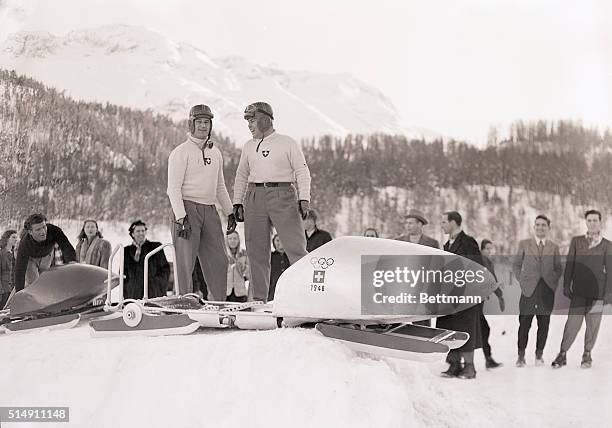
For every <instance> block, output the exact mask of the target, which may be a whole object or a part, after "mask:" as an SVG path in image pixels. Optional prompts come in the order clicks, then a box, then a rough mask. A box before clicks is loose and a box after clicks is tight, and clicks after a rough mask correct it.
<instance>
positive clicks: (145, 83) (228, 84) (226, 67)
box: [0, 25, 437, 142]
mask: <svg viewBox="0 0 612 428" xmlns="http://www.w3.org/2000/svg"><path fill="white" fill-rule="evenodd" d="M0 67H3V68H7V69H15V70H16V71H17V72H18V73H21V74H25V75H28V76H31V77H33V78H35V79H38V80H41V81H42V82H44V83H45V84H47V85H50V86H53V87H55V88H57V89H59V90H66V91H67V93H68V94H70V95H71V96H72V97H74V98H77V99H83V100H87V101H100V102H111V103H113V104H119V105H124V106H128V107H135V108H140V109H152V110H154V111H158V112H161V113H167V114H169V115H170V116H171V117H172V118H174V119H177V120H182V119H184V118H185V115H186V112H187V111H188V108H189V107H190V106H191V105H193V104H197V103H206V104H209V105H211V106H212V108H213V111H214V113H215V124H214V126H215V129H216V130H217V131H219V132H221V133H223V134H225V135H228V136H230V137H233V138H234V139H235V140H236V141H237V142H241V141H243V140H246V139H248V138H249V133H248V129H247V127H246V126H245V123H244V121H243V118H242V112H243V110H244V108H245V106H246V105H247V104H249V103H250V102H253V101H257V100H262V101H268V102H270V103H271V104H272V106H273V107H274V109H275V118H276V119H277V121H276V127H277V129H278V130H279V131H280V132H284V133H288V134H290V135H292V136H294V137H296V138H301V137H310V136H316V135H321V134H333V135H344V134H348V133H373V132H384V133H391V134H405V135H406V136H408V137H418V138H420V137H421V136H424V137H425V138H434V137H436V136H437V134H434V133H431V132H429V131H427V130H424V129H419V128H410V129H405V128H402V126H401V125H400V123H399V117H398V113H397V111H396V110H395V108H394V106H393V104H392V103H391V102H390V101H389V99H388V98H386V97H385V96H384V95H383V94H382V93H381V92H380V91H379V90H377V89H376V88H373V87H371V86H369V85H367V84H365V83H363V82H361V81H359V80H357V79H355V78H354V77H352V76H350V75H348V74H324V73H314V72H309V71H286V70H280V69H274V68H270V67H263V66H260V65H257V64H254V63H252V62H249V61H247V60H245V59H243V58H240V57H223V58H212V57H211V56H209V55H208V54H207V53H206V52H204V51H202V50H200V49H198V48H195V47H193V46H191V45H188V44H185V43H177V42H174V41H171V40H169V39H167V38H165V37H164V36H162V35H161V34H159V33H156V32H154V31H151V30H148V29H145V28H142V27H135V26H127V25H112V26H104V27H99V28H93V29H85V30H78V31H73V32H70V33H68V34H67V35H65V36H63V37H58V36H55V35H53V34H50V33H48V32H20V33H14V34H12V35H10V36H9V37H8V38H7V39H6V40H5V41H4V43H3V44H2V45H0Z"/></svg>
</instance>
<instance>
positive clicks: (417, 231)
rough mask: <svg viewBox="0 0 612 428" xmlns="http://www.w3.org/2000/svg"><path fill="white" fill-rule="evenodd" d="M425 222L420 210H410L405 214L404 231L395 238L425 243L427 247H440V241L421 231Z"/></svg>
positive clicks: (414, 242)
mask: <svg viewBox="0 0 612 428" xmlns="http://www.w3.org/2000/svg"><path fill="white" fill-rule="evenodd" d="M427 223H428V222H427V219H426V218H425V216H424V215H423V213H422V212H421V211H419V210H415V209H412V210H410V211H409V212H408V214H407V215H406V225H405V228H406V233H405V234H404V235H401V236H400V237H399V238H397V240H398V241H406V242H412V243H413V244H420V245H425V246H427V247H433V248H440V243H439V242H438V241H437V240H435V239H433V238H431V237H429V236H427V235H425V234H424V233H423V226H425V225H426V224H427Z"/></svg>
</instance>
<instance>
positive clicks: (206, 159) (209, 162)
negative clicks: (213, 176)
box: [204, 158, 212, 165]
mask: <svg viewBox="0 0 612 428" xmlns="http://www.w3.org/2000/svg"><path fill="white" fill-rule="evenodd" d="M211 163H212V158H204V165H210V164H211Z"/></svg>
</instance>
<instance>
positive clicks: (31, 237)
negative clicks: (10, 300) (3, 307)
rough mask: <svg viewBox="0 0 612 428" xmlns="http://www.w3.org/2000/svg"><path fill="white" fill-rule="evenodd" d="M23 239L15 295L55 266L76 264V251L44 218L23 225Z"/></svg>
mask: <svg viewBox="0 0 612 428" xmlns="http://www.w3.org/2000/svg"><path fill="white" fill-rule="evenodd" d="M23 229H24V232H25V234H24V235H23V237H22V239H21V242H20V244H19V249H18V250H17V257H16V259H15V291H19V290H22V289H23V288H24V286H26V285H30V284H31V283H33V282H34V281H36V279H38V277H39V276H40V274H41V273H42V272H43V271H45V270H48V269H50V268H51V267H52V266H56V265H60V264H64V263H70V262H76V252H75V251H74V247H73V246H72V244H71V243H70V241H69V240H68V238H67V237H66V235H65V234H64V232H63V231H62V229H60V228H59V227H57V226H55V225H53V224H51V223H47V218H46V217H45V216H44V215H43V214H32V215H30V216H28V218H27V219H26V220H25V222H24V223H23Z"/></svg>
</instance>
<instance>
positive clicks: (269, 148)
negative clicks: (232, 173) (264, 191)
mask: <svg viewBox="0 0 612 428" xmlns="http://www.w3.org/2000/svg"><path fill="white" fill-rule="evenodd" d="M260 141H261V139H260V138H257V139H251V140H249V141H247V143H246V144H245V145H244V147H243V148H242V154H241V156H240V163H239V164H238V170H237V171H236V181H235V182H234V203H235V204H242V203H243V201H244V195H245V193H246V189H247V184H248V183H266V182H292V183H296V186H297V192H298V199H303V200H306V201H310V170H309V169H308V165H306V159H304V153H302V149H301V148H300V146H299V144H298V143H297V142H296V141H295V140H294V139H293V138H291V137H288V136H286V135H282V134H278V133H277V132H273V133H272V134H270V135H268V136H267V137H266V138H264V140H263V141H262V142H261V144H259V142H260ZM257 146H259V149H258V147H257Z"/></svg>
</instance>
